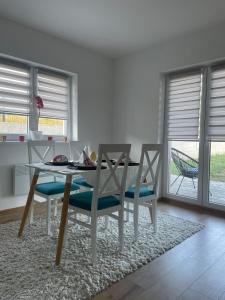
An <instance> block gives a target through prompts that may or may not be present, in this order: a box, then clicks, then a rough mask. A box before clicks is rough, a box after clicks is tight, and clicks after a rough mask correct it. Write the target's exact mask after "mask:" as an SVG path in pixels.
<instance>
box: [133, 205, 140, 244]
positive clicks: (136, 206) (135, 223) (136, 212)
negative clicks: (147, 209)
mask: <svg viewBox="0 0 225 300" xmlns="http://www.w3.org/2000/svg"><path fill="white" fill-rule="evenodd" d="M138 210H139V207H138V203H137V201H134V240H135V241H136V240H137V239H138V213H139V211H138Z"/></svg>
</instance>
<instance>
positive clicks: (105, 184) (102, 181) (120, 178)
mask: <svg viewBox="0 0 225 300" xmlns="http://www.w3.org/2000/svg"><path fill="white" fill-rule="evenodd" d="M130 148H131V145H130V144H100V145H99V149H98V163H97V170H96V182H95V186H94V191H93V199H92V200H93V201H92V208H91V210H92V212H96V211H97V207H98V199H99V198H100V197H104V196H111V195H116V194H117V195H118V196H119V197H120V204H121V205H123V196H124V193H125V187H126V178H127V168H128V162H129V155H130ZM112 155H119V159H118V160H117V161H116V163H115V164H113V163H112V161H111V160H110V157H111V156H112ZM103 162H104V164H105V165H106V166H107V169H101V166H102V164H103ZM122 162H123V166H121V165H120V164H121V163H122Z"/></svg>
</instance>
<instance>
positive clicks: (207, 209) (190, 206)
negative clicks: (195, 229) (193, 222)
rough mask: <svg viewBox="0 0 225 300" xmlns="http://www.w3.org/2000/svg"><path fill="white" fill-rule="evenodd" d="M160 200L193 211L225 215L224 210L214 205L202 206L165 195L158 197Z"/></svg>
mask: <svg viewBox="0 0 225 300" xmlns="http://www.w3.org/2000/svg"><path fill="white" fill-rule="evenodd" d="M160 202H164V203H168V204H171V205H173V206H177V207H181V208H185V209H190V210H193V211H198V212H201V213H209V212H210V214H211V215H212V214H215V215H217V216H218V215H221V216H223V217H225V211H223V210H220V209H216V208H214V207H206V206H202V205H199V204H198V203H196V204H192V203H187V202H183V201H179V200H177V199H174V198H167V197H161V198H160Z"/></svg>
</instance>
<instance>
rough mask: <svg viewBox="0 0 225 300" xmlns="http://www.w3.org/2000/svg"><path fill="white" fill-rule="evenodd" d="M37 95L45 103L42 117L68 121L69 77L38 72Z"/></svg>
mask: <svg viewBox="0 0 225 300" xmlns="http://www.w3.org/2000/svg"><path fill="white" fill-rule="evenodd" d="M37 94H38V96H40V97H42V99H43V102H44V109H42V110H41V116H42V117H46V118H53V119H62V120H67V118H68V94H69V86H68V80H67V77H63V76H59V75H58V74H57V75H54V74H52V73H49V74H47V73H45V72H42V71H41V70H38V75H37Z"/></svg>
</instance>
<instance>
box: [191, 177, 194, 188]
mask: <svg viewBox="0 0 225 300" xmlns="http://www.w3.org/2000/svg"><path fill="white" fill-rule="evenodd" d="M191 179H192V183H193V186H194V189H195V183H194V179H193V178H191Z"/></svg>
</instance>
